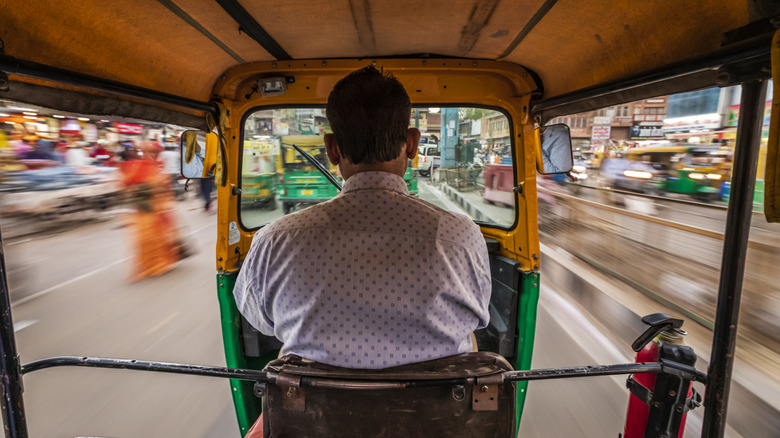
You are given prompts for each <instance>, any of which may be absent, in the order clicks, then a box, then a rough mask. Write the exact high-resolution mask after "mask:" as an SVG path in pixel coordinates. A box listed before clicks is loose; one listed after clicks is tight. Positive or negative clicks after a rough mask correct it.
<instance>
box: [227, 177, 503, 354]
mask: <svg viewBox="0 0 780 438" xmlns="http://www.w3.org/2000/svg"><path fill="white" fill-rule="evenodd" d="M490 290H491V284H490V265H489V261H488V253H487V247H486V245H485V240H484V238H483V237H482V234H481V233H480V231H479V227H478V226H477V225H476V224H474V222H472V221H471V220H470V219H469V218H467V217H465V216H461V215H457V214H454V213H451V212H448V211H445V210H442V209H440V208H438V207H436V206H434V205H432V204H430V203H427V202H425V201H422V200H420V199H417V198H415V197H412V196H409V192H408V191H407V189H406V183H405V182H404V180H403V178H401V177H400V176H397V175H394V174H391V173H387V172H363V173H359V174H356V175H353V176H352V177H350V178H349V179H347V181H345V183H344V188H343V190H342V192H341V193H340V194H339V195H338V196H336V197H335V198H333V199H331V200H330V201H327V202H323V203H321V204H317V205H314V206H312V207H309V208H307V209H305V210H302V211H299V212H297V213H294V214H290V215H288V216H285V217H283V218H281V219H279V220H277V221H276V222H273V223H271V224H269V225H268V226H266V227H264V228H262V229H261V230H259V231H258V232H257V233H256V234H255V237H254V240H253V241H252V246H251V249H250V251H249V253H248V254H247V256H246V260H245V261H244V264H243V267H242V269H241V272H240V273H239V275H238V279H237V281H236V286H235V289H234V295H235V298H236V304H237V305H238V309H239V310H240V312H241V313H242V314H243V315H244V317H245V318H246V319H247V321H249V323H250V324H252V326H254V327H255V328H257V329H258V330H259V331H260V332H262V333H264V334H266V335H269V336H276V337H277V338H278V339H279V340H281V341H282V342H283V343H284V347H283V349H282V353H283V354H297V355H299V356H301V357H304V358H307V359H311V360H314V361H317V362H321V363H325V364H329V365H336V366H342V367H348V368H362V369H381V368H387V367H392V366H397V365H404V364H408V363H414V362H422V361H426V360H431V359H437V358H440V357H445V356H450V355H454V354H458V353H464V352H468V351H471V338H470V334H471V332H473V331H474V330H475V329H478V328H483V327H485V326H487V323H488V319H489V315H488V302H489V300H490Z"/></svg>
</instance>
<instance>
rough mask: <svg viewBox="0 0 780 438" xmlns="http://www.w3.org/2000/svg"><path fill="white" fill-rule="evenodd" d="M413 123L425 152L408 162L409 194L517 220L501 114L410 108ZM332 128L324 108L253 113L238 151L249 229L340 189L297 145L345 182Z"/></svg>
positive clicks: (497, 220) (504, 222) (490, 217)
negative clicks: (333, 155)
mask: <svg viewBox="0 0 780 438" xmlns="http://www.w3.org/2000/svg"><path fill="white" fill-rule="evenodd" d="M409 124H410V126H412V127H416V128H417V129H419V130H420V131H421V132H422V135H421V137H420V145H419V146H420V154H419V155H418V157H417V158H416V159H414V160H410V162H409V165H408V168H407V170H406V173H405V175H404V181H405V182H406V187H407V190H408V192H409V194H410V195H412V196H415V197H417V198H419V199H421V200H423V201H426V202H429V203H431V204H433V205H436V206H438V207H440V208H443V209H445V210H449V211H453V212H456V213H459V214H463V215H466V216H469V217H470V218H471V219H473V220H477V221H480V222H485V223H488V224H495V225H497V226H503V227H506V226H510V225H511V224H513V223H514V221H515V208H514V193H513V192H512V188H513V187H514V171H513V158H512V147H511V144H512V143H511V138H512V137H511V133H510V123H509V121H508V119H507V117H506V116H505V115H504V114H503V113H501V112H498V111H494V110H488V109H482V108H427V107H421V108H415V109H414V110H413V111H412V114H411V117H410V120H409ZM328 133H331V130H330V124H329V123H328V120H327V118H326V117H325V108H311V107H310V108H277V109H260V110H257V111H254V112H252V113H250V114H249V116H248V117H247V118H246V121H245V122H244V128H243V151H242V154H241V157H242V161H241V203H240V217H241V222H242V224H243V226H244V227H245V228H247V229H253V228H257V227H261V226H263V225H265V224H268V223H269V222H272V221H274V220H275V219H278V218H280V217H282V216H283V215H285V214H289V213H293V212H295V211H297V210H301V209H304V208H307V207H309V206H312V205H315V204H317V203H320V202H324V201H327V200H329V199H331V198H333V197H334V196H336V195H337V194H338V190H337V189H336V187H335V186H333V185H332V184H331V183H330V182H329V181H328V179H327V178H326V177H325V176H324V175H323V174H322V173H321V172H320V171H319V170H318V169H317V168H316V167H315V166H314V165H312V163H311V162H309V161H308V160H307V159H306V158H305V157H304V156H303V155H301V154H300V153H299V152H298V151H296V150H295V149H294V148H293V145H296V146H298V147H299V148H301V149H302V150H303V151H305V152H307V153H308V154H309V155H311V156H312V157H313V158H314V159H315V160H317V161H318V162H319V163H320V164H322V165H323V166H324V167H325V168H326V169H328V171H329V172H330V173H331V174H332V175H333V176H334V177H336V179H337V180H339V181H341V177H340V175H339V170H338V167H337V166H334V165H332V164H331V163H330V162H329V161H328V157H327V154H326V152H325V142H324V136H325V134H328ZM423 152H424V154H423ZM485 181H488V185H487V187H486V184H485Z"/></svg>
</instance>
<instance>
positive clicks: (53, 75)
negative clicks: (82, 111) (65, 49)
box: [0, 55, 218, 115]
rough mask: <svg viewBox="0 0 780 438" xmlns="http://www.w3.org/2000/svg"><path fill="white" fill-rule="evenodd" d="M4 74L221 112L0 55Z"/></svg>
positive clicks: (211, 106) (213, 107) (178, 98)
mask: <svg viewBox="0 0 780 438" xmlns="http://www.w3.org/2000/svg"><path fill="white" fill-rule="evenodd" d="M0 71H2V72H4V73H7V74H14V75H20V76H28V77H31V78H37V79H44V80H47V81H53V82H59V83H62V84H67V85H75V86H77V87H85V88H90V89H93V90H99V91H105V92H108V93H115V94H122V95H125V96H132V97H137V98H141V99H146V100H151V101H154V102H160V103H166V104H169V105H175V106H178V107H182V108H189V109H193V110H196V111H204V112H210V113H213V114H215V115H216V114H217V112H218V108H217V106H216V105H214V104H211V103H208V102H201V101H199V100H194V99H189V98H186V97H181V96H176V95H173V94H168V93H163V92H161V91H156V90H151V89H149V88H143V87H137V86H135V85H129V84H124V83H121V82H116V81H110V80H107V79H103V78H99V77H97V76H90V75H85V74H83V73H77V72H73V71H70V70H64V69H61V68H57V67H51V66H48V65H44V64H39V63H37V62H31V61H25V60H23V59H18V58H14V57H13V56H8V55H0ZM11 86H13V84H11Z"/></svg>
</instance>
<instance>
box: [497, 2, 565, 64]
mask: <svg viewBox="0 0 780 438" xmlns="http://www.w3.org/2000/svg"><path fill="white" fill-rule="evenodd" d="M557 2H558V0H547V1H545V2H544V4H543V5H542V6H541V7H540V8H539V9H538V10H537V11H536V13H535V14H534V16H533V17H531V19H530V20H528V23H526V24H525V26H524V27H523V29H522V30H521V31H520V33H518V34H517V36H516V37H515V39H514V40H512V42H511V43H510V44H509V47H507V48H506V50H504V53H502V54H501V55H499V56H498V58H499V59H500V58H506V57H507V56H509V55H511V54H512V52H513V51H514V50H515V49H516V48H517V46H518V45H520V43H521V42H522V41H523V40H524V39H525V37H527V36H528V34H529V33H531V31H532V30H534V27H536V25H537V24H539V22H540V21H542V18H544V16H545V15H547V13H548V12H550V9H552V7H553V6H555V3H557Z"/></svg>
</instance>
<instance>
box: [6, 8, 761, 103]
mask: <svg viewBox="0 0 780 438" xmlns="http://www.w3.org/2000/svg"><path fill="white" fill-rule="evenodd" d="M755 3H757V2H755V1H749V0H689V1H636V0H613V1H601V0H598V1H583V0H557V1H556V0H522V1H509V0H427V1H420V0H417V1H414V0H387V1H385V0H333V1H327V2H313V1H305V0H284V1H278V2H269V1H261V0H112V1H94V0H93V1H85V0H7V1H5V2H4V5H3V13H2V14H0V38H2V40H3V42H4V48H5V54H7V55H10V56H13V57H15V58H19V59H23V60H27V61H34V62H37V63H41V64H45V65H52V66H58V67H61V68H64V69H68V70H72V71H75V72H79V73H84V74H89V75H93V76H98V77H101V78H105V79H110V80H114V81H118V82H122V83H126V84H131V85H135V86H140V87H145V88H149V89H152V90H157V91H162V92H166V93H170V94H174V95H178V96H182V97H187V98H190V99H196V100H199V101H208V99H209V96H210V94H211V90H212V86H213V85H214V83H215V81H216V80H217V78H218V77H219V75H220V74H221V73H223V72H224V71H225V70H227V69H228V68H229V67H232V66H235V65H238V64H241V63H248V62H253V61H271V60H274V59H280V58H281V59H284V58H285V57H289V58H292V59H311V58H359V57H382V56H402V55H411V54H421V53H430V54H436V55H443V56H449V57H466V58H483V59H504V60H506V61H511V62H514V63H517V64H520V65H522V66H524V67H527V68H529V69H531V70H532V71H534V72H535V73H536V74H537V75H538V76H539V78H540V79H541V81H542V83H543V85H544V90H545V91H544V97H545V98H549V97H554V96H558V95H561V94H564V93H567V92H571V91H574V90H578V89H581V88H584V87H587V86H591V85H594V84H599V83H603V82H606V81H610V80H615V79H619V78H621V77H626V76H630V75H635V74H639V73H641V72H644V71H646V70H648V69H651V68H652V67H656V66H659V65H665V64H671V63H674V62H678V61H681V60H685V59H688V58H692V57H696V56H700V55H702V54H706V53H709V52H712V51H714V50H716V49H718V48H719V47H720V44H721V37H722V35H723V33H724V32H726V31H728V30H730V29H734V28H737V27H741V26H744V25H746V24H748V22H749V21H752V19H754V18H761V17H760V13H754V14H753V15H754V16H753V17H749V15H750V14H749V12H753V11H754V10H755V9H756V6H755ZM749 10H750V11H749ZM239 22H240V23H242V26H243V27H240V26H241V25H239ZM258 40H259V41H260V42H258ZM261 43H262V44H261Z"/></svg>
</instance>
